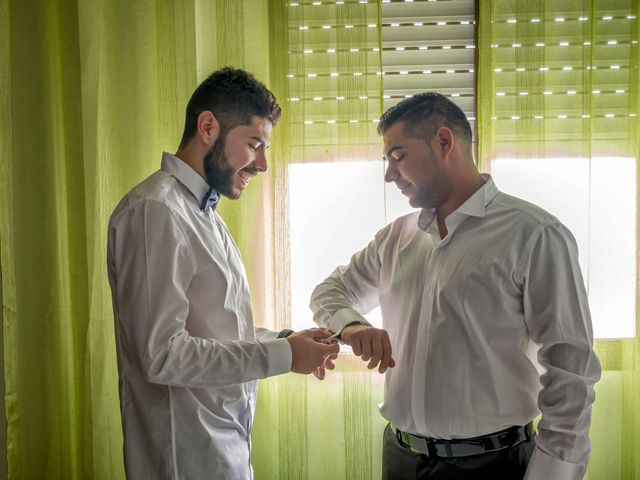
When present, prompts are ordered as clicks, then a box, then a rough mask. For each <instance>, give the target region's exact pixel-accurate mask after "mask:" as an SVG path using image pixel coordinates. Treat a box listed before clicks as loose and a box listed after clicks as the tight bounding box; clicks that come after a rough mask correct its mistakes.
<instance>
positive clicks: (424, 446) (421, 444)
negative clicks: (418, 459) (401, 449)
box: [406, 435, 433, 457]
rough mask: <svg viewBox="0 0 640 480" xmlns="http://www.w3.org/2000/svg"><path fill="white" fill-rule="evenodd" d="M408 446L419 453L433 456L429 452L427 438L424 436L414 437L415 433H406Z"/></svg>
mask: <svg viewBox="0 0 640 480" xmlns="http://www.w3.org/2000/svg"><path fill="white" fill-rule="evenodd" d="M407 437H408V440H409V441H408V442H406V443H407V444H408V445H409V448H410V449H411V451H412V452H414V453H417V454H419V455H426V456H427V457H431V456H433V453H431V449H430V445H429V440H427V439H426V438H420V437H416V436H415V435H407Z"/></svg>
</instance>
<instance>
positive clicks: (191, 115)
mask: <svg viewBox="0 0 640 480" xmlns="http://www.w3.org/2000/svg"><path fill="white" fill-rule="evenodd" d="M204 111H210V112H211V113H213V115H214V116H215V117H216V119H217V120H218V122H219V123H220V130H221V133H222V134H223V135H224V134H225V133H226V132H228V131H229V130H231V129H232V128H235V127H237V126H239V125H250V124H251V121H252V117H254V116H256V117H260V118H264V119H267V120H269V121H270V122H271V124H272V125H276V123H278V120H279V119H280V113H281V110H280V106H279V105H278V103H277V102H276V97H275V96H274V95H273V93H271V91H269V89H267V87H265V86H264V84H263V83H261V82H260V81H258V80H257V79H256V78H255V77H254V76H253V75H252V74H251V73H249V72H246V71H244V70H240V69H234V68H231V67H224V68H222V69H220V70H217V71H215V72H213V73H212V74H211V75H209V76H208V77H207V78H206V79H205V80H204V81H203V82H202V83H201V84H200V85H198V88H196V89H195V91H194V92H193V94H192V95H191V99H190V100H189V103H188V104H187V112H186V118H185V122H184V133H183V134H182V141H181V146H183V145H184V144H185V143H186V142H188V141H189V140H191V139H192V138H193V136H194V135H195V133H196V129H197V126H198V125H197V123H198V116H199V115H200V114H201V113H202V112H204Z"/></svg>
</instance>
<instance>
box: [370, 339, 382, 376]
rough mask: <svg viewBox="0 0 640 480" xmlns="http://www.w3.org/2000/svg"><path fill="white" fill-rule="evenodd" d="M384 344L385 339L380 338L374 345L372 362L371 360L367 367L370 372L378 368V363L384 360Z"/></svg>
mask: <svg viewBox="0 0 640 480" xmlns="http://www.w3.org/2000/svg"><path fill="white" fill-rule="evenodd" d="M382 343H383V339H380V338H378V339H377V341H374V343H373V345H372V351H371V360H369V364H368V365H367V368H368V369H369V370H371V369H373V368H376V366H377V365H378V363H380V360H382V352H383V347H382Z"/></svg>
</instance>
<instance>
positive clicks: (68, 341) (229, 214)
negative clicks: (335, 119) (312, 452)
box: [0, 0, 273, 480]
mask: <svg viewBox="0 0 640 480" xmlns="http://www.w3.org/2000/svg"><path fill="white" fill-rule="evenodd" d="M270 61H271V56H270V52H269V9H268V3H267V2H266V1H260V0H217V1H209V0H184V1H169V0H157V1H152V0H136V1H131V0H78V1H74V0H33V1H29V2H24V1H21V0H0V65H1V66H0V154H1V155H2V161H1V162H0V171H1V172H2V175H1V177H0V182H1V183H0V185H1V187H0V195H1V197H0V205H1V207H0V209H1V210H0V211H1V216H0V247H1V251H0V255H1V256H0V261H1V266H2V300H3V302H2V303H3V305H2V318H3V334H4V342H3V346H4V365H5V368H4V375H5V398H4V400H5V406H6V415H7V460H8V474H9V478H11V479H43V478H46V479H65V480H67V479H83V480H84V479H89V478H96V479H98V478H100V479H102V478H104V479H114V478H123V476H124V472H123V463H122V430H121V425H120V413H119V407H118V392H117V368H116V358H115V346H114V340H113V338H114V335H113V316H112V310H111V299H110V292H109V287H108V282H107V276H106V268H105V266H106V265H105V264H106V250H105V248H106V241H105V240H106V224H107V221H108V217H109V214H110V212H111V211H112V209H113V208H114V207H115V205H116V203H117V201H118V200H119V199H120V198H121V197H122V195H124V193H126V192H127V191H128V190H129V189H130V188H131V187H132V186H133V185H135V184H136V183H137V182H139V181H140V180H141V179H142V178H144V177H146V176H147V175H149V174H150V173H152V172H153V171H155V170H157V169H158V168H159V162H160V154H161V152H162V150H168V151H175V149H176V148H177V144H178V142H179V140H180V137H181V133H182V127H183V121H184V120H183V119H184V108H185V105H186V102H187V100H188V98H189V95H190V94H191V92H192V91H193V89H194V88H195V86H196V84H197V83H198V82H199V81H200V80H202V79H203V78H204V77H205V76H206V75H207V74H208V73H210V72H211V71H213V70H214V69H216V68H219V67H222V66H224V65H233V66H237V67H242V68H246V69H248V70H250V71H252V72H253V73H254V74H255V75H256V76H257V77H258V78H260V79H262V80H264V81H265V82H266V83H269V68H270ZM272 183H273V179H272V178H270V177H266V178H265V179H263V180H261V181H259V182H257V183H256V184H254V185H252V188H251V189H250V191H248V192H247V196H246V197H247V198H244V199H243V200H242V201H241V202H237V203H235V204H231V203H228V204H227V203H225V204H224V205H222V206H221V209H220V210H221V211H222V214H223V215H224V217H225V218H226V220H227V222H228V224H229V226H230V228H231V230H232V232H233V234H234V236H235V237H236V239H238V242H239V244H240V247H241V249H242V250H243V252H245V260H246V263H247V267H248V271H249V276H250V280H251V282H252V288H253V290H254V293H255V298H256V299H257V300H256V303H257V304H258V305H257V306H256V310H257V311H260V310H265V307H264V304H266V303H268V301H266V300H265V297H269V295H270V294H269V295H265V294H264V291H265V286H264V285H265V284H266V283H268V282H270V281H271V276H269V275H266V274H264V271H265V270H266V269H267V267H265V266H264V265H265V264H266V265H268V263H269V259H268V258H266V257H268V256H267V255H266V254H265V253H264V252H266V251H269V249H270V248H271V246H272V245H271V244H270V243H269V242H263V241H262V238H263V235H262V232H263V231H264V230H265V227H264V224H265V222H266V223H270V222H272V219H271V217H270V213H269V208H270V207H269V206H268V205H269V204H270V201H271V195H272V193H271V192H272V190H273V189H272ZM263 198H267V201H263ZM256 232H257V235H256ZM266 238H267V239H268V238H269V235H266ZM263 279H266V280H263ZM257 316H258V317H259V315H257Z"/></svg>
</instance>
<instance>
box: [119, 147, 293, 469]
mask: <svg viewBox="0 0 640 480" xmlns="http://www.w3.org/2000/svg"><path fill="white" fill-rule="evenodd" d="M207 190H208V185H207V183H206V182H205V181H204V180H203V179H202V178H201V177H200V176H199V175H198V174H197V173H196V172H195V171H194V170H193V169H192V168H191V167H189V166H188V165H187V164H186V163H184V162H183V161H182V160H180V159H179V158H176V157H174V156H173V155H170V154H168V153H165V154H164V155H163V158H162V168H161V170H159V171H158V172H156V173H154V174H153V175H151V176H150V177H149V178H147V179H146V180H144V181H143V182H142V183H140V184H139V185H138V186H136V187H135V188H134V189H133V190H131V192H129V193H128V194H127V195H126V196H125V197H124V199H123V200H122V201H121V202H120V204H119V205H118V206H117V207H116V209H115V211H114V212H113V214H112V216H111V220H110V222H109V232H108V270H109V282H110V285H111V291H112V298H113V309H114V315H115V331H116V343H117V350H118V369H119V374H120V384H119V387H120V408H121V412H122V423H123V430H124V454H125V467H126V472H127V477H128V478H130V479H135V480H139V479H150V480H163V479H174V480H178V479H180V480H186V479H193V480H203V479H223V478H224V479H242V480H245V479H249V478H252V476H253V474H252V469H251V464H250V433H251V426H252V419H253V413H254V411H255V405H256V393H257V390H256V387H257V379H259V378H264V377H268V376H271V375H277V374H281V373H285V372H288V371H289V370H290V368H291V349H290V347H289V343H288V341H287V340H286V339H276V336H277V333H276V332H271V331H268V330H265V329H256V328H254V324H253V317H252V313H251V297H250V294H249V287H248V284H247V278H246V272H245V270H244V267H243V264H242V260H241V258H240V253H239V251H238V248H237V246H236V245H235V243H234V242H233V239H232V238H231V236H230V235H229V232H228V231H227V228H226V226H225V225H224V223H223V221H222V219H221V218H220V217H219V216H218V214H217V213H214V212H213V210H212V209H210V208H208V209H207V210H206V211H202V210H201V209H200V203H201V200H202V198H203V197H204V196H205V194H206V193H207Z"/></svg>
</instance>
